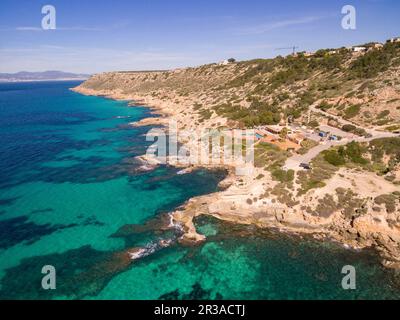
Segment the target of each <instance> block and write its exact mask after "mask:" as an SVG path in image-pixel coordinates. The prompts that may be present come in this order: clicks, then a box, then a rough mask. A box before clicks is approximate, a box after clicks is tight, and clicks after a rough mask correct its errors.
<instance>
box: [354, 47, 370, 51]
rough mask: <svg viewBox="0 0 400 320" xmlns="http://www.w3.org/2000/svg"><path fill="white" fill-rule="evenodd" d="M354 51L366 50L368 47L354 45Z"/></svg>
mask: <svg viewBox="0 0 400 320" xmlns="http://www.w3.org/2000/svg"><path fill="white" fill-rule="evenodd" d="M352 50H353V52H365V51H367V48H366V47H353V48H352Z"/></svg>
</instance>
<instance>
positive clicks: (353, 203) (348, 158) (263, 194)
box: [73, 44, 400, 268]
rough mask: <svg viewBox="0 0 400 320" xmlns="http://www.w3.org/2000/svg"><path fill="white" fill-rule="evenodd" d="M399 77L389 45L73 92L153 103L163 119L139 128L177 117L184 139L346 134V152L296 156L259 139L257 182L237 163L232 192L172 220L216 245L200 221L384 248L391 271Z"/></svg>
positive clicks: (396, 252) (396, 255)
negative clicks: (288, 130)
mask: <svg viewBox="0 0 400 320" xmlns="http://www.w3.org/2000/svg"><path fill="white" fill-rule="evenodd" d="M365 62H368V63H369V64H367V67H364V65H365ZM399 75H400V46H399V45H398V44H387V45H385V46H384V48H381V49H373V48H372V49H371V50H369V51H368V52H367V53H356V54H355V53H352V52H350V51H349V50H346V49H340V50H336V51H335V52H334V53H332V51H329V50H320V51H318V52H316V53H315V54H314V55H312V56H305V55H303V54H299V55H297V56H289V57H286V58H283V57H278V58H275V59H269V60H252V61H246V62H239V63H229V64H210V65H204V66H200V67H197V68H186V69H178V70H171V71H144V72H109V73H104V74H98V75H94V76H92V77H91V78H90V79H88V80H87V81H85V82H84V83H82V84H81V85H80V86H78V87H76V88H74V89H73V90H74V91H76V92H79V93H81V94H85V95H97V96H105V97H109V98H113V99H123V100H129V101H132V105H147V106H149V107H151V108H153V109H154V111H155V112H156V113H157V114H158V116H157V117H153V118H149V119H145V120H142V121H141V122H140V123H135V124H132V125H136V126H138V125H143V126H146V125H165V124H167V123H168V121H169V120H171V119H173V120H174V121H176V124H177V128H178V130H181V131H189V132H194V131H196V130H201V129H207V128H214V129H222V128H223V129H236V128H254V127H257V128H258V127H262V126H271V125H275V126H278V125H280V126H281V127H285V126H286V127H290V126H295V125H298V126H299V127H301V126H302V127H305V128H306V129H304V130H310V131H311V130H316V131H318V130H317V128H318V127H322V125H325V126H329V127H330V128H332V129H331V130H334V129H335V130H337V131H335V132H337V135H343V137H345V138H344V139H342V141H341V142H338V143H337V144H335V143H331V142H330V141H321V142H319V141H318V140H315V141H314V142H312V141H311V140H310V139H305V140H304V141H303V142H302V144H301V145H300V148H299V149H297V150H289V149H282V148H281V147H280V146H281V145H280V144H278V143H276V144H275V145H274V143H270V142H268V141H259V142H257V143H256V145H255V159H254V168H253V170H252V171H251V173H249V174H247V175H236V174H235V170H234V169H235V167H236V165H235V163H233V164H231V165H230V166H229V167H228V169H229V171H230V174H229V176H228V177H227V178H226V180H224V181H223V182H222V183H221V184H222V186H223V188H222V191H220V192H217V193H215V194H210V195H205V196H200V197H196V198H193V199H191V200H189V201H188V202H187V203H186V204H185V205H184V206H183V207H182V208H180V210H177V211H176V212H174V213H172V217H173V220H174V223H177V224H180V225H182V227H183V229H184V235H183V237H182V239H181V240H182V241H184V242H197V241H202V240H204V239H205V237H204V236H203V235H201V234H199V233H198V232H197V231H196V228H195V226H194V224H193V218H195V217H196V216H199V215H202V214H206V215H212V216H214V217H216V218H218V219H222V220H226V221H230V222H235V223H241V224H254V225H256V226H258V227H260V228H278V229H280V230H282V231H287V232H293V233H299V234H309V235H312V236H313V237H315V238H317V239H321V240H323V239H330V240H335V241H338V242H340V243H343V244H344V245H346V246H349V247H353V248H365V247H374V248H376V249H377V250H378V251H379V252H380V254H381V255H382V258H383V264H384V265H385V266H388V267H393V268H399V267H400V247H399V244H400V138H399V137H398V133H397V131H398V130H400V81H399V80H398V79H399V78H400V77H399ZM349 132H350V133H351V135H349V134H348V133H349ZM280 139H282V140H285V139H286V137H285V136H283V135H281V136H280ZM346 139H348V140H346ZM180 142H181V143H182V144H184V145H185V144H186V145H189V146H190V145H191V144H194V143H195V142H196V141H191V140H190V139H185V138H180ZM304 155H305V156H307V155H312V157H311V156H310V157H309V158H310V159H309V161H308V163H309V167H308V168H307V170H303V169H304V168H302V167H300V166H299V165H301V164H302V163H301V162H300V160H299V159H305V158H306V157H305V156H304ZM150 160H151V159H150ZM293 163H294V165H293ZM237 165H239V164H237ZM199 166H205V167H215V166H216V165H211V164H208V165H204V164H200V165H199Z"/></svg>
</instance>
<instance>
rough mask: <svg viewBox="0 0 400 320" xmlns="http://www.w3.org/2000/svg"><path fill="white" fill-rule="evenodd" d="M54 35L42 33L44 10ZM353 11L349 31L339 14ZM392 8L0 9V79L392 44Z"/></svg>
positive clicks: (128, 3)
mask: <svg viewBox="0 0 400 320" xmlns="http://www.w3.org/2000/svg"><path fill="white" fill-rule="evenodd" d="M46 4H51V5H53V6H54V7H55V8H56V19H57V29H56V30H42V29H41V20H42V17H43V16H44V15H43V14H42V13H41V9H42V6H43V5H46ZM347 4H351V5H353V6H354V7H355V8H356V10H357V29H356V30H344V29H342V27H341V19H342V17H343V15H342V14H341V9H342V7H343V6H344V5H347ZM399 14H400V1H398V0H346V1H340V0H329V1H326V0H319V1H317V0H279V1H270V0H246V1H245V0H242V1H237V0H231V1H227V0H213V1H212V0H196V1H194V0H150V1H149V0H141V1H138V0H114V1H105V0H96V1H95V0H79V1H77V0H45V1H37V0H1V2H0V72H17V71H21V70H27V71H43V70H63V71H71V72H84V73H96V72H103V71H112V70H144V69H170V68H176V67H183V66H196V65H200V64H204V63H211V62H216V61H220V60H223V59H226V58H229V57H234V58H236V59H238V60H246V59H253V58H269V57H274V56H276V55H278V54H282V55H286V54H288V53H289V52H290V50H287V51H285V50H283V51H277V50H276V48H281V47H290V46H293V45H296V46H299V47H300V48H299V50H302V51H303V50H307V51H312V50H316V49H319V48H326V47H340V46H348V45H353V44H360V43H365V42H369V41H384V40H386V39H387V38H389V37H393V36H400V16H399Z"/></svg>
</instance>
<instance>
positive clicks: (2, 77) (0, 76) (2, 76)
mask: <svg viewBox="0 0 400 320" xmlns="http://www.w3.org/2000/svg"><path fill="white" fill-rule="evenodd" d="M89 76H90V75H88V74H76V73H70V72H62V71H43V72H27V71H21V72H17V73H0V82H19V81H45V80H81V79H83V80H84V79H87V78H89Z"/></svg>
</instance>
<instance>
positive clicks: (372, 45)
mask: <svg viewBox="0 0 400 320" xmlns="http://www.w3.org/2000/svg"><path fill="white" fill-rule="evenodd" d="M386 43H400V37H395V38H390V39H388V40H387V41H386ZM383 46H384V44H383V43H380V42H372V43H369V44H366V45H361V46H352V47H347V48H346V49H347V50H349V51H352V52H354V53H363V52H368V51H371V50H374V49H382V48H383ZM339 51H340V50H339V49H331V50H328V51H327V52H326V53H327V54H328V55H332V54H336V53H339ZM301 54H302V55H303V56H305V57H312V56H314V55H315V52H301Z"/></svg>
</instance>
